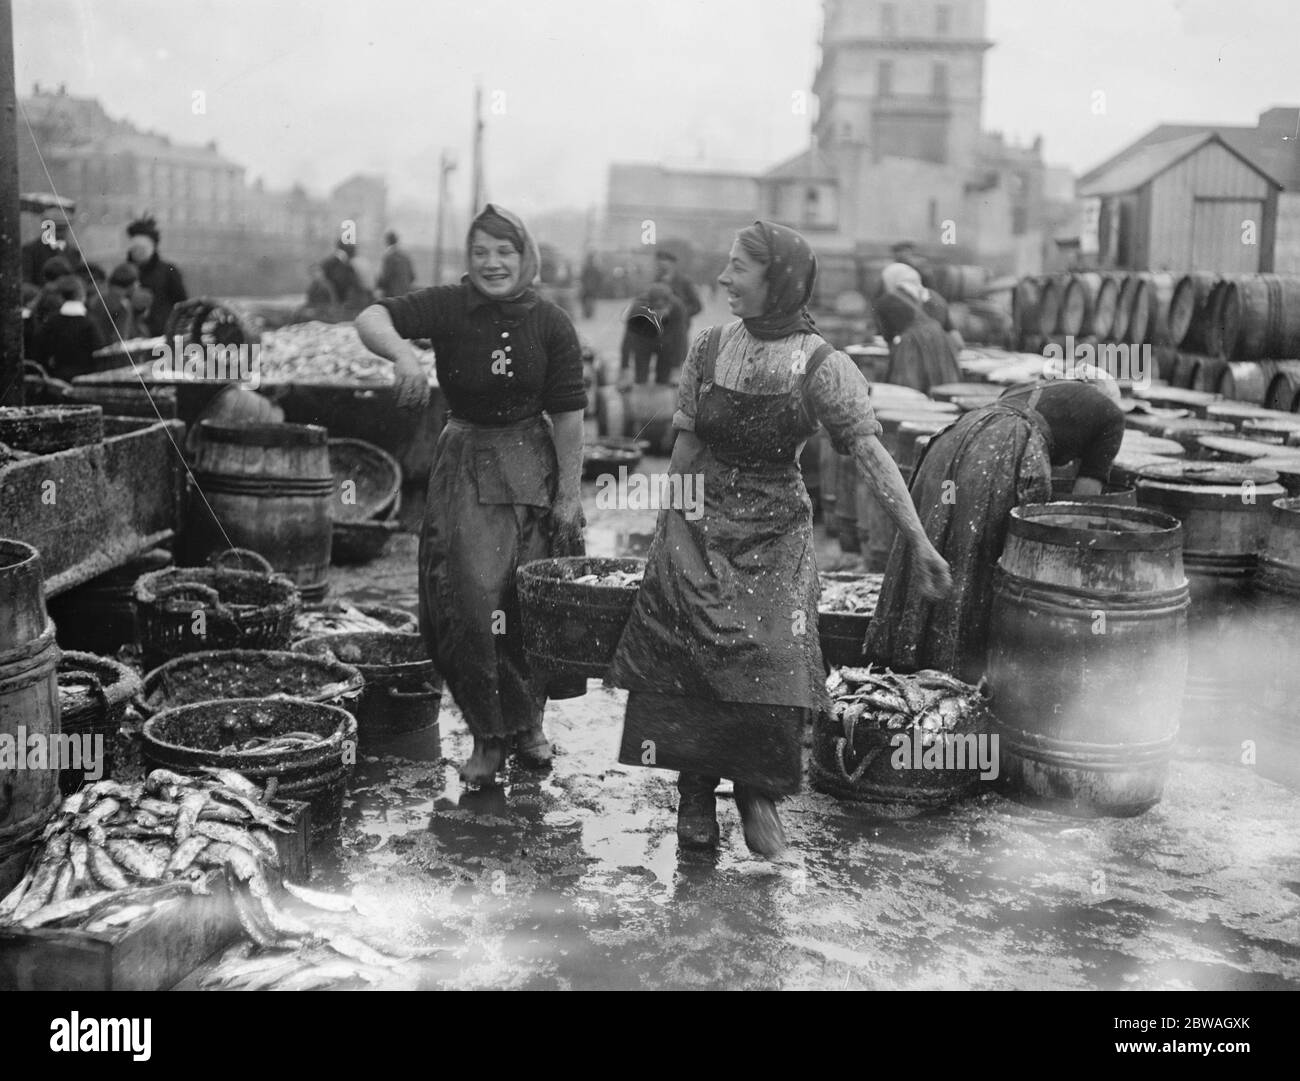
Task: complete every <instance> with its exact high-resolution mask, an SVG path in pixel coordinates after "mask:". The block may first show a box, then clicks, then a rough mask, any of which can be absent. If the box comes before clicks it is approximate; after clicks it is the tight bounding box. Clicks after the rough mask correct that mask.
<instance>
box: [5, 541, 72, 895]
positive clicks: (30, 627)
mask: <svg viewBox="0 0 1300 1081" xmlns="http://www.w3.org/2000/svg"><path fill="white" fill-rule="evenodd" d="M44 578H45V575H44V573H43V570H42V566H41V557H40V554H39V553H38V552H37V551H36V549H35V548H33V547H31V545H28V544H23V543H22V542H21V541H14V540H0V739H2V740H3V742H4V743H6V744H8V745H9V747H10V748H12V749H13V750H14V751H15V756H16V755H17V754H21V755H22V756H23V758H22V760H21V761H18V760H17V758H16V757H15V758H14V759H13V760H12V766H10V765H6V766H5V767H3V768H0V897H3V896H4V895H5V894H7V893H8V892H9V891H10V890H11V889H12V888H13V887H14V886H15V885H16V884H17V883H18V880H19V879H20V878H22V875H23V871H24V868H25V866H26V863H27V858H28V856H29V855H30V854H31V850H32V846H33V845H34V844H35V843H36V840H37V838H38V837H39V836H40V833H41V830H42V829H44V827H45V823H46V822H47V821H48V820H49V817H50V815H52V814H53V813H54V810H55V808H56V807H57V806H58V804H59V770H58V769H57V768H54V769H52V768H50V767H51V766H52V765H57V763H54V762H52V761H51V758H52V756H53V753H54V743H53V740H52V738H51V737H53V736H55V735H56V734H57V733H58V732H59V684H58V676H57V668H58V661H59V647H58V646H57V645H56V644H55V641H54V624H53V623H52V622H51V621H50V619H49V617H48V616H47V615H46V613H45V589H44ZM33 740H34V742H35V743H36V744H40V743H41V742H42V741H43V742H44V744H45V746H44V747H43V749H42V754H41V762H43V763H44V764H43V765H41V764H39V763H37V762H36V761H35V760H34V759H33V760H32V761H30V762H29V760H28V758H27V753H28V751H29V750H30V749H32V748H33V743H32V742H29V741H33ZM6 757H9V756H6Z"/></svg>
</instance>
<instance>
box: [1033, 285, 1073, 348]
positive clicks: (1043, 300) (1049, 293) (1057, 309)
mask: <svg viewBox="0 0 1300 1081" xmlns="http://www.w3.org/2000/svg"><path fill="white" fill-rule="evenodd" d="M1069 284H1070V275H1068V274H1053V275H1052V276H1051V277H1049V278H1044V279H1043V281H1042V283H1041V285H1040V288H1039V290H1038V333H1039V334H1041V335H1042V336H1043V337H1044V338H1046V337H1049V336H1050V335H1052V334H1055V333H1056V332H1057V329H1058V324H1059V323H1060V319H1061V307H1062V305H1063V304H1064V302H1065V291H1066V288H1067V286H1068V285H1069Z"/></svg>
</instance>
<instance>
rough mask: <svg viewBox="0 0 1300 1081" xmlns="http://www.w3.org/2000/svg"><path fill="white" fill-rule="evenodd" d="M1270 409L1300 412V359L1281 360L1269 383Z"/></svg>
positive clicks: (1268, 402) (1268, 403)
mask: <svg viewBox="0 0 1300 1081" xmlns="http://www.w3.org/2000/svg"><path fill="white" fill-rule="evenodd" d="M1267 405H1268V407H1269V408H1270V409H1276V410H1279V411H1280V412H1283V413H1296V412H1300V360H1279V361H1278V362H1277V368H1276V369H1274V372H1273V378H1272V379H1270V380H1269V383H1268V401H1267Z"/></svg>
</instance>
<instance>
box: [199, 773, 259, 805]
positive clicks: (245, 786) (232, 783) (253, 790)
mask: <svg viewBox="0 0 1300 1081" xmlns="http://www.w3.org/2000/svg"><path fill="white" fill-rule="evenodd" d="M203 772H204V773H208V774H211V775H212V776H213V777H215V778H216V779H217V780H219V781H220V782H221V783H222V784H224V785H225V786H226V787H227V788H229V789H230V790H231V791H232V792H239V793H241V794H242V795H245V796H251V797H252V798H253V799H257V798H258V797H259V796H261V794H262V790H261V789H260V788H258V787H257V785H255V784H254V783H253V782H252V781H250V780H249V779H248V778H247V777H245V776H244V775H243V774H242V773H236V772H235V771H234V770H232V769H220V768H218V767H217V766H204V767H203Z"/></svg>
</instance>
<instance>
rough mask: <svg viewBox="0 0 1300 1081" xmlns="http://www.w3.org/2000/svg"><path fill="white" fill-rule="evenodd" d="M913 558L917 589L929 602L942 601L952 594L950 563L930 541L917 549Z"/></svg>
mask: <svg viewBox="0 0 1300 1081" xmlns="http://www.w3.org/2000/svg"><path fill="white" fill-rule="evenodd" d="M912 558H913V559H914V560H915V563H916V567H915V569H916V578H917V589H918V590H919V591H920V594H921V596H922V597H924V598H925V599H926V600H927V601H941V600H943V599H944V597H946V596H948V594H949V593H951V592H952V571H951V570H950V569H949V567H948V561H947V560H945V559H944V558H943V556H941V555H940V554H939V551H938V549H937V548H935V546H934V545H933V544H930V543H929V542H928V541H927V542H926V543H925V544H924V545H923V546H921V547H920V548H917V549H916V550H915V551H914V552H913V554H912Z"/></svg>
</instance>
